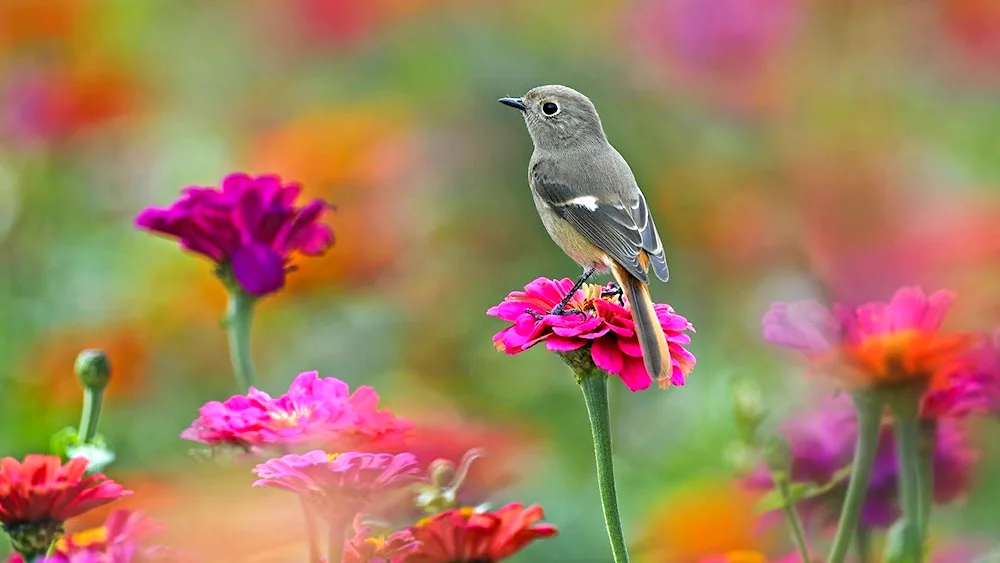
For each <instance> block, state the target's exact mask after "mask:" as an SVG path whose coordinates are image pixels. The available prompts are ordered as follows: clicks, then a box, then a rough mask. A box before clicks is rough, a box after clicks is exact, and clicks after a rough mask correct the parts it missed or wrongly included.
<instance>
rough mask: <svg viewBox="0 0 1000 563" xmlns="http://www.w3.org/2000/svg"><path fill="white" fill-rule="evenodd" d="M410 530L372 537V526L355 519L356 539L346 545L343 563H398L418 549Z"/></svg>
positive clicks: (358, 518)
mask: <svg viewBox="0 0 1000 563" xmlns="http://www.w3.org/2000/svg"><path fill="white" fill-rule="evenodd" d="M417 545H418V544H417V541H416V540H415V539H413V534H411V533H410V531H409V530H400V531H398V532H394V533H392V534H391V535H389V536H388V537H386V536H379V535H372V529H371V527H370V526H366V525H365V524H364V523H363V522H362V521H361V516H360V515H358V516H357V517H355V518H354V537H353V538H352V539H351V540H350V541H348V542H346V543H345V544H344V559H343V563H397V562H399V561H403V560H404V559H405V555H406V554H407V553H410V552H412V551H413V550H415V549H416V548H417Z"/></svg>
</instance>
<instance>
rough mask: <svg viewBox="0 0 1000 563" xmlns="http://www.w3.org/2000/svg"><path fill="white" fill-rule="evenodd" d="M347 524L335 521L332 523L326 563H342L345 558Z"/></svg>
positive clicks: (328, 533) (328, 535)
mask: <svg viewBox="0 0 1000 563" xmlns="http://www.w3.org/2000/svg"><path fill="white" fill-rule="evenodd" d="M345 529H347V524H346V523H344V522H342V521H339V520H334V521H332V522H330V530H329V531H328V532H327V536H326V537H327V546H326V549H327V552H326V563H340V562H341V561H342V560H343V558H344V540H345V534H344V530H345Z"/></svg>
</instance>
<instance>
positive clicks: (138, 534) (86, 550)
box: [8, 510, 160, 563]
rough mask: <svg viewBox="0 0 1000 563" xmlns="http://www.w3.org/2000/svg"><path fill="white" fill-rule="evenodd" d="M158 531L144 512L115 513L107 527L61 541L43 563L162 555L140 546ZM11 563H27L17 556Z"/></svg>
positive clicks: (122, 562) (113, 562)
mask: <svg viewBox="0 0 1000 563" xmlns="http://www.w3.org/2000/svg"><path fill="white" fill-rule="evenodd" d="M159 530H160V526H159V525H158V524H156V523H155V522H153V521H151V520H149V519H148V518H146V517H145V515H143V514H142V513H141V512H136V511H133V510H114V511H112V512H111V513H110V514H109V515H108V518H107V521H106V522H105V523H104V525H102V526H100V527H97V528H92V529H89V530H85V531H82V532H76V533H72V534H67V535H65V536H63V537H61V538H59V539H58V540H57V541H56V546H55V551H54V553H53V554H52V556H50V558H49V559H45V560H44V561H46V562H49V563H55V562H64V561H70V562H72V563H76V562H78V561H91V560H93V561H102V562H106V563H129V562H130V561H132V560H133V559H134V558H135V557H136V556H139V555H155V554H156V553H157V552H158V551H160V549H159V548H142V547H140V545H139V542H140V541H141V540H143V539H145V537H146V536H148V535H149V534H150V533H154V532H157V531H159ZM8 563H24V559H23V558H21V556H20V555H14V556H13V557H11V558H10V560H9V561H8Z"/></svg>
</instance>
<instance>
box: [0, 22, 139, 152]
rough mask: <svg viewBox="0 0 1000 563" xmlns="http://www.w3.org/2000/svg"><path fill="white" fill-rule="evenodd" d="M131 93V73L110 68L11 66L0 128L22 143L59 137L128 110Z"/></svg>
mask: <svg viewBox="0 0 1000 563" xmlns="http://www.w3.org/2000/svg"><path fill="white" fill-rule="evenodd" d="M0 11H2V10H0ZM0 17H2V15H0ZM136 98H137V95H136V87H135V85H134V83H133V79H132V77H130V76H129V75H128V74H126V73H125V72H124V71H123V70H121V69H117V68H114V67H108V66H99V65H93V64H91V65H89V66H80V67H79V68H73V67H70V68H47V69H31V70H25V71H16V70H15V71H14V72H11V73H9V75H8V77H7V80H6V88H4V91H3V93H2V97H0V106H2V115H0V129H2V130H3V131H4V132H6V134H7V135H9V136H10V137H12V138H14V139H17V140H19V141H21V142H25V143H32V142H58V141H62V140H64V139H66V138H68V137H70V136H72V135H74V134H77V133H80V132H82V131H85V130H88V129H91V128H93V127H96V126H100V125H103V124H105V123H107V122H109V121H111V120H113V119H116V118H119V117H122V116H124V115H126V114H128V113H129V112H130V111H131V110H132V109H133V108H134V106H135V104H136Z"/></svg>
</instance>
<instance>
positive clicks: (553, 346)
mask: <svg viewBox="0 0 1000 563" xmlns="http://www.w3.org/2000/svg"><path fill="white" fill-rule="evenodd" d="M572 287H573V281H572V280H570V279H568V278H565V279H562V280H558V281H557V280H550V279H547V278H538V279H536V280H535V281H533V282H531V283H530V284H528V285H527V286H525V288H524V291H513V292H511V293H510V294H509V295H507V298H506V299H504V301H503V303H500V304H499V305H497V306H496V307H491V308H490V309H489V310H488V311H487V312H486V314H488V315H490V316H493V317H499V318H501V319H503V320H505V321H508V322H512V323H514V324H513V325H512V326H509V327H507V328H505V329H503V330H502V331H500V332H498V333H497V334H496V335H495V336H494V337H493V342H494V344H495V345H496V347H497V349H498V350H501V351H503V352H506V353H508V354H519V353H521V352H524V351H525V350H527V349H528V348H531V347H532V346H534V345H535V344H538V343H539V342H545V347H546V348H548V349H549V350H551V351H553V352H560V353H561V352H571V351H573V350H579V349H581V348H584V347H586V346H589V350H590V355H591V357H592V358H593V360H594V364H595V365H596V366H597V367H599V368H601V369H603V370H604V371H606V372H608V373H611V374H614V375H617V376H619V377H620V378H621V379H622V381H623V382H624V383H625V385H626V386H628V388H629V389H630V390H632V391H641V390H643V389H646V388H647V387H649V385H650V383H652V378H651V377H650V376H649V373H648V372H646V367H645V365H643V362H642V351H641V350H640V349H639V341H638V339H637V338H636V333H635V324H634V323H633V321H632V311H631V309H629V308H628V307H627V303H626V304H625V305H623V304H622V303H621V302H619V301H618V300H616V298H614V297H604V296H602V291H603V290H604V289H605V288H602V287H601V286H598V285H592V284H584V286H583V288H582V289H580V290H579V291H577V292H576V295H574V296H573V299H572V300H570V302H569V304H568V305H567V309H576V310H578V311H582V314H580V313H571V314H564V315H549V314H548V312H549V311H551V310H552V309H553V308H554V307H555V306H556V304H558V303H559V301H560V300H562V298H563V296H564V295H566V293H567V292H569V290H570V289H571V288H572ZM654 307H655V309H656V314H657V317H658V318H659V321H660V325H661V327H662V328H663V333H664V334H665V335H666V337H667V345H668V346H669V347H670V356H671V358H672V360H673V368H674V369H673V373H672V374H671V376H670V378H669V380H664V381H659V382H658V383H659V384H660V387H667V386H668V385H684V378H685V376H687V375H688V374H689V373H691V370H692V369H694V364H695V357H694V355H693V354H692V353H691V352H689V351H687V350H686V349H685V348H684V345H686V344H690V343H691V336H690V335H688V334H686V332H685V331H691V332H694V327H693V326H691V323H689V322H688V321H687V319H685V318H684V317H682V316H680V315H678V314H676V313H674V310H673V308H672V307H670V306H669V305H663V304H659V303H657V304H656V305H654Z"/></svg>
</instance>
